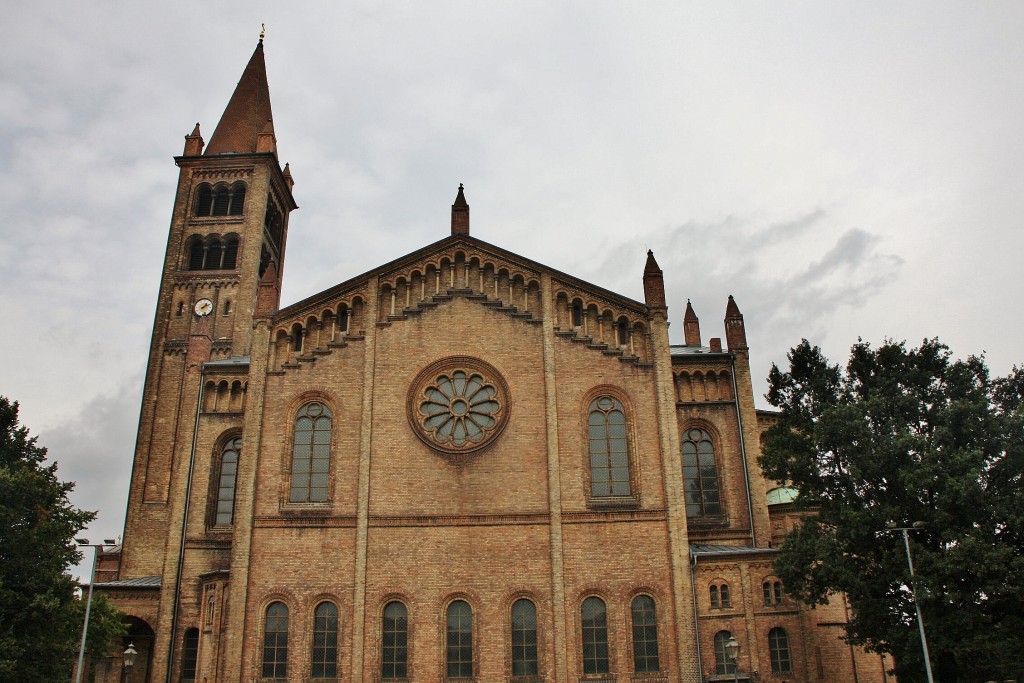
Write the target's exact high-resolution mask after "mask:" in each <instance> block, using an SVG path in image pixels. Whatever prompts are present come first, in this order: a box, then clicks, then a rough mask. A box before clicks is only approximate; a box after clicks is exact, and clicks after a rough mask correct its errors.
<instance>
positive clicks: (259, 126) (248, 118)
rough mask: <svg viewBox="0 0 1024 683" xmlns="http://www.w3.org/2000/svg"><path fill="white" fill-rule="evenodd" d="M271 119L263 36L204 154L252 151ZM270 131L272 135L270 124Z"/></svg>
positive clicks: (272, 116)
mask: <svg viewBox="0 0 1024 683" xmlns="http://www.w3.org/2000/svg"><path fill="white" fill-rule="evenodd" d="M273 118H274V115H273V112H272V111H271V110H270V86H269V85H267V65H266V62H265V61H264V59H263V39H262V38H260V42H259V44H257V45H256V50H255V51H254V52H253V53H252V57H250V58H249V63H248V64H247V65H246V67H245V71H243V72H242V78H241V79H240V80H239V81H238V85H237V86H236V87H235V92H234V93H233V94H232V95H231V99H230V100H229V101H228V106H227V107H226V108H225V109H224V114H223V115H222V116H221V117H220V123H218V124H217V128H216V130H214V131H213V137H211V138H210V143H209V144H208V145H206V151H205V152H204V154H224V153H225V152H236V153H241V154H248V153H252V152H256V151H257V139H258V137H259V135H260V133H263V132H264V130H265V129H266V128H267V125H268V124H267V122H268V121H271V120H273ZM270 133H271V135H272V134H273V127H271V128H270ZM275 151H276V150H275Z"/></svg>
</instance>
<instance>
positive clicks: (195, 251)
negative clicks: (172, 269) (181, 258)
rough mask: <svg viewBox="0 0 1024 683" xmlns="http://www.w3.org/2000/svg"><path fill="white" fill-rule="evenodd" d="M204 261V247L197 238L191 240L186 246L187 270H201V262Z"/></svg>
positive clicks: (200, 239)
mask: <svg viewBox="0 0 1024 683" xmlns="http://www.w3.org/2000/svg"><path fill="white" fill-rule="evenodd" d="M205 260H206V245H205V244H204V243H203V240H202V238H201V237H199V236H195V237H193V238H192V241H191V242H190V243H189V245H188V269H189V270H202V269H203V262H204V261H205Z"/></svg>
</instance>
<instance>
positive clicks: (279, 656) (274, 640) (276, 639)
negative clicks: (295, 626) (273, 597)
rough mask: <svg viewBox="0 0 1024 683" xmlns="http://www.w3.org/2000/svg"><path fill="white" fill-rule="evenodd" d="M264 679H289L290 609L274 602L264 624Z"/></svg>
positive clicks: (268, 610) (269, 608)
mask: <svg viewBox="0 0 1024 683" xmlns="http://www.w3.org/2000/svg"><path fill="white" fill-rule="evenodd" d="M262 677H263V678H281V679H287V678H288V607H287V606H286V605H285V604H284V603H283V602H272V603H270V605H269V606H268V607H267V618H266V621H265V622H264V624H263V672H262Z"/></svg>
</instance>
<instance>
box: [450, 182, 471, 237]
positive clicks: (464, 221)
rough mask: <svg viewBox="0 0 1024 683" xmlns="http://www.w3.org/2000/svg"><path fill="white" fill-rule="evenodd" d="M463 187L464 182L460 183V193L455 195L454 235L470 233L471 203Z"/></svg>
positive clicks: (453, 212)
mask: <svg viewBox="0 0 1024 683" xmlns="http://www.w3.org/2000/svg"><path fill="white" fill-rule="evenodd" d="M462 189H463V188H462V183H459V193H458V194H457V195H455V203H454V204H452V234H453V235H468V234H469V203H468V202H467V201H466V195H465V194H464V193H463V192H462Z"/></svg>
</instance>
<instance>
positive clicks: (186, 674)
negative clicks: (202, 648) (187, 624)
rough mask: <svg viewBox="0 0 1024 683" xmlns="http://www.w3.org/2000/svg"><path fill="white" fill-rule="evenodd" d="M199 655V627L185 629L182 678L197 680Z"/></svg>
mask: <svg viewBox="0 0 1024 683" xmlns="http://www.w3.org/2000/svg"><path fill="white" fill-rule="evenodd" d="M198 655H199V629H197V628H190V629H186V630H185V638H184V640H183V641H182V643H181V680H182V682H183V683H184V681H194V680H196V661H197V658H198Z"/></svg>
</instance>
